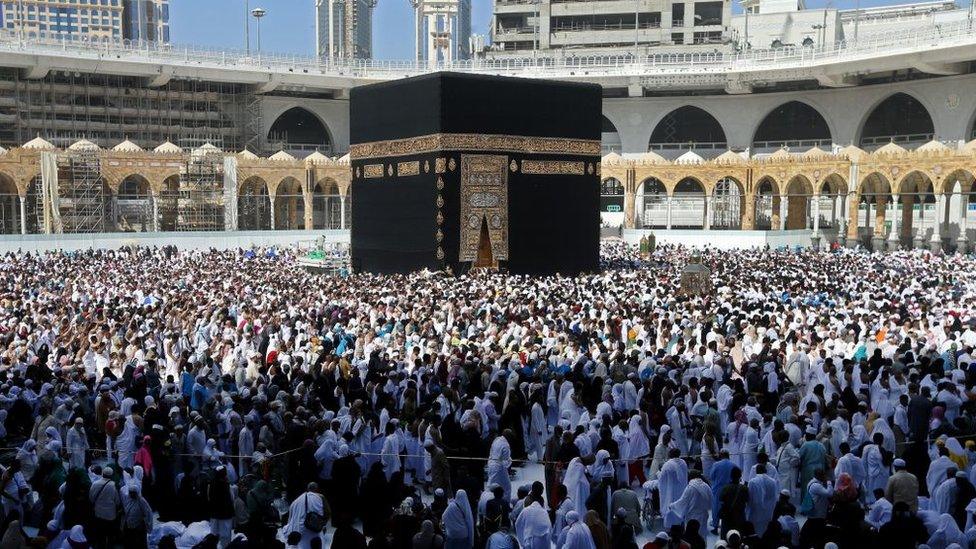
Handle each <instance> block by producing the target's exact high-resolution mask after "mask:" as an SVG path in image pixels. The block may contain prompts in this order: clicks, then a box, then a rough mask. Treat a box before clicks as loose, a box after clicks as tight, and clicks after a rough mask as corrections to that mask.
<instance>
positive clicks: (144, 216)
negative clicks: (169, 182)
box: [112, 173, 155, 232]
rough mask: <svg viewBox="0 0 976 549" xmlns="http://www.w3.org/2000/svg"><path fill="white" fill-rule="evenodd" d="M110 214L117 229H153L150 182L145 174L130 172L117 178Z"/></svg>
mask: <svg viewBox="0 0 976 549" xmlns="http://www.w3.org/2000/svg"><path fill="white" fill-rule="evenodd" d="M112 214H113V215H112V219H113V220H114V221H115V226H116V229H117V230H119V231H122V232H148V231H152V230H155V221H154V219H153V191H152V184H151V183H150V182H149V179H148V178H147V177H146V176H144V175H142V174H138V173H132V174H129V175H126V176H125V177H122V178H120V179H119V181H118V184H117V186H116V187H115V193H114V195H113V203H112Z"/></svg>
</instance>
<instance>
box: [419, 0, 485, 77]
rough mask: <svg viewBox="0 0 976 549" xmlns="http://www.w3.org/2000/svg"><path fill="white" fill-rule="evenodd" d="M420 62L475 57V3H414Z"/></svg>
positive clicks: (466, 0) (451, 0) (442, 0)
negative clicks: (473, 38) (472, 22)
mask: <svg viewBox="0 0 976 549" xmlns="http://www.w3.org/2000/svg"><path fill="white" fill-rule="evenodd" d="M412 3H413V8H414V17H415V22H416V37H415V39H416V52H417V60H418V61H426V62H427V63H430V64H436V63H439V62H450V61H455V60H458V59H469V58H470V57H471V0H413V2H412Z"/></svg>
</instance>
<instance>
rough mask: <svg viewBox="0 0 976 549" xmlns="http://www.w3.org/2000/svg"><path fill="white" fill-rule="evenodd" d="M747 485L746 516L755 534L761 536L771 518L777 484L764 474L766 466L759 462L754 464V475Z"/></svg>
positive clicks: (777, 491)
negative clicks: (747, 502)
mask: <svg viewBox="0 0 976 549" xmlns="http://www.w3.org/2000/svg"><path fill="white" fill-rule="evenodd" d="M748 487H749V505H748V506H747V509H746V516H747V517H748V519H749V522H751V523H752V526H753V527H754V528H755V529H756V534H757V535H759V536H762V535H763V534H764V533H765V532H766V527H767V526H768V525H769V521H770V520H772V519H773V510H774V509H775V508H776V500H777V498H778V494H779V485H778V483H777V482H776V481H775V480H774V479H773V478H771V477H770V476H769V475H767V474H766V466H765V465H764V464H762V463H760V464H758V465H757V466H756V476H754V477H752V479H750V480H749V484H748Z"/></svg>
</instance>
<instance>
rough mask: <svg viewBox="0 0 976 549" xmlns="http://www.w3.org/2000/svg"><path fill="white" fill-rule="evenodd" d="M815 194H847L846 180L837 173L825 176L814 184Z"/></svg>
mask: <svg viewBox="0 0 976 549" xmlns="http://www.w3.org/2000/svg"><path fill="white" fill-rule="evenodd" d="M815 188H816V190H815V193H816V194H822V195H845V194H847V191H848V189H847V179H846V178H845V177H844V176H842V175H841V174H839V173H837V172H831V173H829V174H827V175H826V176H825V177H824V178H823V179H821V180H820V181H819V182H817V184H816V187H815Z"/></svg>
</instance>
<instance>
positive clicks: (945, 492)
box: [929, 467, 959, 515]
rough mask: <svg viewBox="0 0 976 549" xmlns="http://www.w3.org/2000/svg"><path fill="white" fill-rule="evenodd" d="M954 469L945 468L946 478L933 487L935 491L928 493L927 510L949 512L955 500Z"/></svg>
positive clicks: (940, 512) (956, 487)
mask: <svg viewBox="0 0 976 549" xmlns="http://www.w3.org/2000/svg"><path fill="white" fill-rule="evenodd" d="M958 489H959V488H958V486H957V484H956V469H955V468H954V467H950V468H949V469H947V470H946V478H945V479H943V481H942V482H940V483H939V485H938V486H936V487H935V491H933V492H932V493H931V494H929V510H930V511H936V512H938V513H939V514H940V515H941V514H942V513H951V512H952V504H953V503H955V501H956V491H957V490H958Z"/></svg>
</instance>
